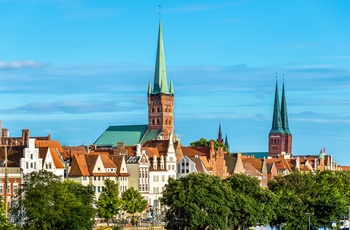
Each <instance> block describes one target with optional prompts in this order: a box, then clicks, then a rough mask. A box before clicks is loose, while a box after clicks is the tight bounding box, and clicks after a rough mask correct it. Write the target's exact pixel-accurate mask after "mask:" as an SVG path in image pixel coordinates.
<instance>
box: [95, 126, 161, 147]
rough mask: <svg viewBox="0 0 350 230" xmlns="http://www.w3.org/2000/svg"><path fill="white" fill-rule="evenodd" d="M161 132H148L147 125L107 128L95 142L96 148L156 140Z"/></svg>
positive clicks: (131, 144)
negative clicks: (120, 143) (119, 143)
mask: <svg viewBox="0 0 350 230" xmlns="http://www.w3.org/2000/svg"><path fill="white" fill-rule="evenodd" d="M160 133H161V130H149V129H148V125H123V126H109V127H108V128H107V129H106V130H105V131H104V132H103V133H102V134H101V136H100V137H99V138H98V139H97V140H96V141H95V143H94V144H96V145H97V146H101V147H102V146H105V147H116V146H117V143H118V142H124V145H128V146H133V145H137V144H139V143H143V142H145V141H147V140H152V139H157V138H158V136H159V134H160Z"/></svg>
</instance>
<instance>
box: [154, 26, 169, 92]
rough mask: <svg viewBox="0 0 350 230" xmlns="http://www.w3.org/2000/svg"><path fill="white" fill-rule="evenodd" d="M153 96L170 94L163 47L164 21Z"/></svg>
mask: <svg viewBox="0 0 350 230" xmlns="http://www.w3.org/2000/svg"><path fill="white" fill-rule="evenodd" d="M152 93H153V94H159V93H164V94H169V88H168V80H167V76H166V65H165V56H164V46H163V34H162V21H161V20H159V31H158V46H157V57H156V66H155V73H154V85H153V92H152Z"/></svg>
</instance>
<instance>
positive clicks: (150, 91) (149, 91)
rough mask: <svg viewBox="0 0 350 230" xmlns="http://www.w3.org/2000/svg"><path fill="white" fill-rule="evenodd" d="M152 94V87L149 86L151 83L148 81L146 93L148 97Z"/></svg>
mask: <svg viewBox="0 0 350 230" xmlns="http://www.w3.org/2000/svg"><path fill="white" fill-rule="evenodd" d="M151 93H152V85H151V81H148V92H147V94H148V95H150V94H151Z"/></svg>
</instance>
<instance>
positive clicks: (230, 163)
mask: <svg viewBox="0 0 350 230" xmlns="http://www.w3.org/2000/svg"><path fill="white" fill-rule="evenodd" d="M224 159H225V162H226V167H227V172H228V173H229V174H232V173H233V171H234V169H235V165H236V162H237V154H225V155H224Z"/></svg>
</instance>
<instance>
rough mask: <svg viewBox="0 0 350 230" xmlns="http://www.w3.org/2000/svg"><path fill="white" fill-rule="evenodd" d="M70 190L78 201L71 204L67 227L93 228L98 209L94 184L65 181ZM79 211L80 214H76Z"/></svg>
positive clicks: (66, 221)
mask: <svg viewBox="0 0 350 230" xmlns="http://www.w3.org/2000/svg"><path fill="white" fill-rule="evenodd" d="M64 185H65V186H66V187H67V189H68V191H69V192H70V193H72V194H73V195H74V196H75V198H77V200H78V202H77V203H76V205H71V206H70V210H69V211H70V213H68V215H67V216H66V220H65V224H66V226H65V229H92V228H93V227H94V225H95V223H94V216H95V213H96V209H95V208H94V207H93V204H94V200H95V192H94V190H93V186H92V185H88V186H84V185H82V184H79V183H76V182H74V181H72V180H66V181H64ZM77 213H79V215H76V214H77Z"/></svg>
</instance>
